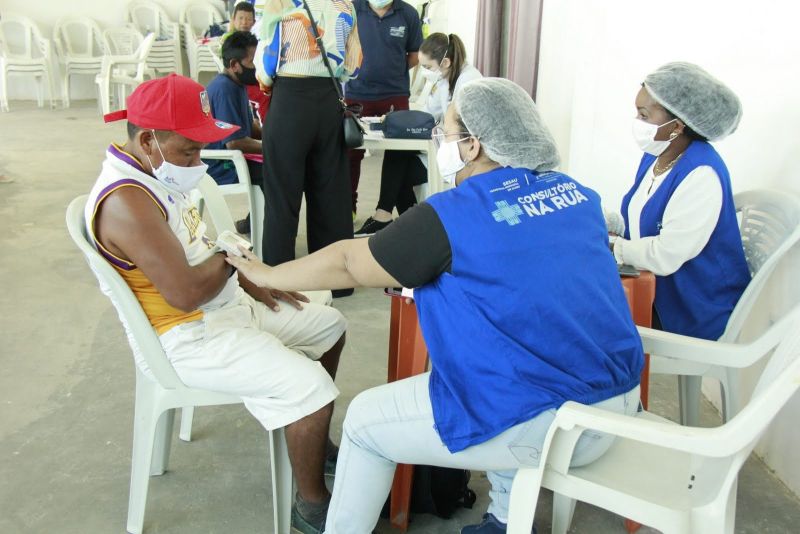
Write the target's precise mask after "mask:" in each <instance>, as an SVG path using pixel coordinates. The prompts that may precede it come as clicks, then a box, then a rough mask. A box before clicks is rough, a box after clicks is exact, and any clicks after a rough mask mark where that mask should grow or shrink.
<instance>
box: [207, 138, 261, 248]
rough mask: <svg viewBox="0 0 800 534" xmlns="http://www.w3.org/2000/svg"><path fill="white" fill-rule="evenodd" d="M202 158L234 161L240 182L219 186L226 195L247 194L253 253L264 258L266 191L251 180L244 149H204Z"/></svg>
mask: <svg viewBox="0 0 800 534" xmlns="http://www.w3.org/2000/svg"><path fill="white" fill-rule="evenodd" d="M200 158H201V159H203V160H214V159H219V160H228V161H231V162H233V165H234V168H235V169H236V175H237V176H238V178H239V183H238V184H227V185H221V186H218V187H219V189H220V191H221V192H222V194H223V195H225V196H228V195H247V201H248V204H249V205H250V242H251V243H252V244H253V253H255V255H256V256H258V257H259V258H263V256H262V255H261V252H262V251H261V240H262V238H263V235H262V234H263V228H264V193H263V191H261V188H260V187H259V186H258V185H254V184H253V183H252V182H251V180H250V171H249V170H248V168H247V161H245V159H244V155H243V154H242V151H241V150H202V151H201V152H200ZM201 213H202V210H201Z"/></svg>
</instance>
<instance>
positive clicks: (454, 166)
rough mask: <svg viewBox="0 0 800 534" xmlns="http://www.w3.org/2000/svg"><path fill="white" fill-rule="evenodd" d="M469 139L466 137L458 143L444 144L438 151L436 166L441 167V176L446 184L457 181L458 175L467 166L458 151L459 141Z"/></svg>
mask: <svg viewBox="0 0 800 534" xmlns="http://www.w3.org/2000/svg"><path fill="white" fill-rule="evenodd" d="M464 139H469V138H468V137H464V138H463V139H459V140H458V141H450V142H443V143H442V144H441V145H440V146H439V150H437V151H436V165H437V166H438V167H439V174H441V175H442V180H443V181H444V183H446V184H452V183H455V181H456V174H457V173H458V171H460V170H461V169H463V168H464V167H465V166H466V164H465V163H464V160H462V159H461V153H460V152H459V151H458V143H459V141H463V140H464Z"/></svg>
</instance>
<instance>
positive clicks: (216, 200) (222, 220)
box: [197, 174, 236, 235]
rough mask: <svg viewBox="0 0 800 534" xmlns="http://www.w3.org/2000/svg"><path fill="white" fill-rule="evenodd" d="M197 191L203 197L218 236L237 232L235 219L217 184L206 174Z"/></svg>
mask: <svg viewBox="0 0 800 534" xmlns="http://www.w3.org/2000/svg"><path fill="white" fill-rule="evenodd" d="M197 189H198V191H200V195H201V196H202V197H203V202H204V203H205V207H206V209H207V210H208V215H209V216H210V217H211V222H212V223H214V228H215V229H216V230H217V234H218V235H219V234H220V233H222V232H224V231H225V230H230V231H231V232H236V225H235V224H234V222H233V217H232V216H231V212H230V210H229V209H228V204H227V203H226V202H225V197H224V196H223V194H222V190H221V189H220V188H219V186H218V185H217V182H215V181H214V179H213V178H211V176H209V175H208V174H206V175H205V176H204V177H203V179H202V180H200V182H199V183H198V184H197Z"/></svg>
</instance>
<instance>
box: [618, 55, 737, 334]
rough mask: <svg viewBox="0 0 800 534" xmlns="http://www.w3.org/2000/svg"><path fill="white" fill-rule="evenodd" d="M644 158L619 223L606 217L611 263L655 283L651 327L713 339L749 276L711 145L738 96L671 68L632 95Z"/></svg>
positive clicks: (726, 180) (699, 73) (726, 130)
mask: <svg viewBox="0 0 800 534" xmlns="http://www.w3.org/2000/svg"><path fill="white" fill-rule="evenodd" d="M636 110H637V116H636V119H635V120H634V122H633V136H634V138H635V140H636V142H637V144H638V145H639V147H640V148H641V149H642V151H643V152H644V155H643V157H642V160H641V163H640V165H639V170H638V172H637V174H636V180H635V182H634V184H633V186H632V187H631V189H630V191H628V193H627V194H626V195H625V197H624V198H623V201H622V216H621V217H619V216H616V217H615V216H610V217H607V219H608V221H607V222H608V225H609V231H610V233H612V234H618V235H619V236H620V237H619V238H618V239H616V241H615V242H614V256H615V257H616V259H617V262H618V263H625V264H630V265H633V266H635V267H638V268H640V269H646V270H649V271H652V272H653V273H654V274H655V275H656V300H655V311H656V314H655V315H656V317H655V318H654V321H657V323H656V324H657V326H660V327H661V328H663V329H664V330H666V331H670V332H676V333H679V334H684V335H690V336H693V337H700V338H704V339H717V338H719V336H720V335H722V332H723V331H724V329H725V325H726V323H727V321H728V317H729V316H730V314H731V312H732V311H733V308H734V306H735V305H736V302H737V301H738V300H739V297H740V296H741V294H742V292H743V291H744V288H745V287H746V286H747V283H748V282H749V281H750V273H749V270H748V267H747V263H746V261H745V258H744V250H743V247H742V241H741V236H740V234H739V228H738V223H737V219H736V210H735V206H734V203H733V194H732V192H731V180H730V176H729V173H728V169H727V167H726V166H725V163H724V162H723V160H722V158H721V157H720V155H719V154H718V153H717V151H716V150H715V149H714V148H713V147H712V146H711V145H710V144H709V143H708V141H716V140H719V139H722V138H724V137H725V136H727V135H728V134H730V133H732V132H733V131H735V130H736V127H737V126H738V124H739V120H740V118H741V115H742V107H741V103H740V102H739V99H738V98H737V96H736V95H735V94H734V93H733V91H731V90H730V89H729V88H728V87H727V86H725V85H724V84H723V83H722V82H720V81H719V80H717V79H716V78H714V77H712V76H711V75H710V74H709V73H707V72H706V71H705V70H703V69H701V68H700V67H698V66H697V65H693V64H691V63H683V62H676V63H668V64H667V65H664V66H662V67H661V68H659V69H658V70H656V71H655V72H653V73H651V74H650V75H648V76H647V77H646V78H645V81H644V83H643V84H642V88H641V89H640V90H639V93H638V94H637V96H636Z"/></svg>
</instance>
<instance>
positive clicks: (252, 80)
mask: <svg viewBox="0 0 800 534" xmlns="http://www.w3.org/2000/svg"><path fill="white" fill-rule="evenodd" d="M236 77H237V78H238V79H239V82H240V83H241V84H242V85H258V80H256V68H255V67H252V68H247V67H245V66H244V65H242V72H240V73H238V74H237V75H236Z"/></svg>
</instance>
